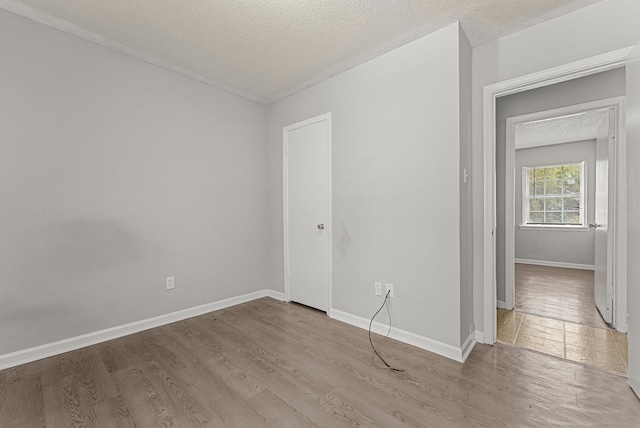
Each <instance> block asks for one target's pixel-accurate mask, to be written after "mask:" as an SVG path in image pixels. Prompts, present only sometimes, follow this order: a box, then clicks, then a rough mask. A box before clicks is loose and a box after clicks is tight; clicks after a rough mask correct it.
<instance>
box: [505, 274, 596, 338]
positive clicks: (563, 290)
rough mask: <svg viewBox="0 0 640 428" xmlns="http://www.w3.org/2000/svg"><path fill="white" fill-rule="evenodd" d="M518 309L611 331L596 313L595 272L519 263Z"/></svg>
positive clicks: (517, 279)
mask: <svg viewBox="0 0 640 428" xmlns="http://www.w3.org/2000/svg"><path fill="white" fill-rule="evenodd" d="M515 280H516V309H517V310H518V311H521V312H525V313H528V314H534V315H539V316H543V317H549V318H555V319H561V320H564V321H571V322H574V323H577V324H584V325H590V326H593V327H599V328H607V324H606V323H605V322H604V320H603V319H602V317H601V316H600V313H599V312H598V309H596V305H595V300H594V295H593V292H594V288H593V271H590V270H582V269H567V268H559V267H550V266H537V265H526V264H521V263H516V266H515Z"/></svg>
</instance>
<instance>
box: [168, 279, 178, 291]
mask: <svg viewBox="0 0 640 428" xmlns="http://www.w3.org/2000/svg"><path fill="white" fill-rule="evenodd" d="M175 285H176V279H175V278H174V277H172V276H168V277H167V290H173V287H175Z"/></svg>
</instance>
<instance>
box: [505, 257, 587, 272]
mask: <svg viewBox="0 0 640 428" xmlns="http://www.w3.org/2000/svg"><path fill="white" fill-rule="evenodd" d="M515 262H516V263H522V264H523V265H538V266H551V267H561V268H569V269H583V270H596V267H595V266H594V265H583V264H580V263H565V262H549V261H546V260H529V259H515Z"/></svg>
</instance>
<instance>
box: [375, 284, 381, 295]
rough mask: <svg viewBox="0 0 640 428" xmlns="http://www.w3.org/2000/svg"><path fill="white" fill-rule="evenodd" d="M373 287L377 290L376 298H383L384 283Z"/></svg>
mask: <svg viewBox="0 0 640 428" xmlns="http://www.w3.org/2000/svg"><path fill="white" fill-rule="evenodd" d="M373 286H374V287H375V290H376V296H382V283H381V282H374V283H373Z"/></svg>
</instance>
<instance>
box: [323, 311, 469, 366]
mask: <svg viewBox="0 0 640 428" xmlns="http://www.w3.org/2000/svg"><path fill="white" fill-rule="evenodd" d="M329 316H330V317H331V318H333V319H335V320H338V321H342V322H344V323H347V324H350V325H353V326H355V327H360V328H362V329H364V330H368V329H369V321H370V320H368V319H366V318H362V317H359V316H357V315H352V314H350V313H347V312H343V311H339V310H337V309H331V310H329ZM371 331H373V332H375V333H378V334H382V335H385V334H387V331H389V326H388V325H385V324H382V323H379V322H375V321H374V322H373V325H372V326H371ZM389 337H390V338H392V339H396V340H399V341H400V342H403V343H406V344H409V345H412V346H416V347H418V348H421V349H424V350H426V351H429V352H433V353H435V354H438V355H442V356H443V357H447V358H450V359H452V360H455V361H458V362H460V363H464V361H465V359H466V358H467V356H469V353H471V350H472V349H473V347H474V346H475V344H476V341H475V334H474V333H472V334H470V335H469V337H468V338H467V340H465V342H464V344H463V345H462V346H461V347H456V346H452V345H449V344H446V343H442V342H439V341H437V340H433V339H429V338H428V337H424V336H420V335H418V334H415V333H411V332H410V331H406V330H401V329H399V328H396V327H391V333H390V334H389Z"/></svg>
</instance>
